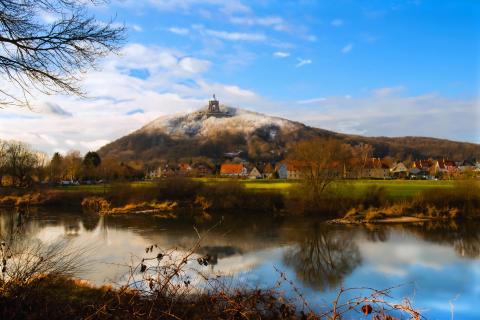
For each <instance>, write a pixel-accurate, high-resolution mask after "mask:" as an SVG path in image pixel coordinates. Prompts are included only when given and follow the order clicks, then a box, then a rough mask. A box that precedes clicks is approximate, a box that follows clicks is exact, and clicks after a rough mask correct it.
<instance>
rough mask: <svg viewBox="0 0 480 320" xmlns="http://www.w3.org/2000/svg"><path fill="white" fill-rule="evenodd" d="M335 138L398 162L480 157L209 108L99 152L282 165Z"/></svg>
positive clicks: (465, 146) (441, 144)
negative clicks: (298, 150) (314, 142)
mask: <svg viewBox="0 0 480 320" xmlns="http://www.w3.org/2000/svg"><path fill="white" fill-rule="evenodd" d="M318 136H321V137H335V138H339V139H342V140H344V141H345V142H348V143H350V144H359V143H367V144H370V145H372V146H373V148H374V156H376V157H384V156H392V157H394V158H396V159H407V158H409V157H411V158H412V159H422V158H448V159H452V160H465V159H472V158H477V159H478V158H480V145H478V144H473V143H465V142H456V141H449V140H443V139H436V138H426V137H398V138H390V137H364V136H357V135H346V134H340V133H336V132H332V131H328V130H323V129H318V128H312V127H309V126H306V125H304V124H302V123H299V122H295V121H290V120H287V119H283V118H279V117H272V116H267V115H263V114H260V113H256V112H252V111H247V110H242V109H235V108H229V107H225V106H222V107H221V112H220V113H218V114H209V113H208V112H207V111H206V109H201V110H198V111H195V112H192V113H188V114H182V115H169V116H164V117H160V118H157V119H155V120H153V121H152V122H150V123H149V124H147V125H146V126H144V127H143V128H141V129H139V130H137V131H135V132H133V133H131V134H128V135H126V136H124V137H121V138H119V139H117V140H115V141H113V142H111V143H109V144H107V145H105V146H104V147H102V148H101V149H100V150H99V153H100V154H101V155H102V156H103V157H106V156H111V157H115V158H118V159H121V160H124V161H127V160H143V161H146V162H149V161H154V160H158V159H176V160H178V159H182V158H192V157H207V158H211V159H216V160H218V159H221V158H223V157H224V155H225V153H230V154H241V156H242V157H244V158H248V159H250V160H280V159H282V158H283V157H284V156H285V154H286V152H287V150H288V148H289V147H290V146H291V145H292V144H294V143H295V142H298V141H300V140H304V139H311V138H314V137H318Z"/></svg>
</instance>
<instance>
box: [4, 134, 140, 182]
mask: <svg viewBox="0 0 480 320" xmlns="http://www.w3.org/2000/svg"><path fill="white" fill-rule="evenodd" d="M141 177H143V170H139V169H136V168H134V167H132V166H131V165H129V164H125V163H122V162H119V161H117V160H116V159H113V158H105V159H102V158H101V157H100V155H99V154H98V153H96V152H94V151H89V152H87V153H86V154H85V155H84V156H82V155H81V154H80V151H69V152H67V153H66V154H64V155H63V154H61V153H59V152H55V153H54V154H53V156H52V157H51V158H49V157H48V155H47V154H46V153H44V152H41V151H37V150H34V149H32V148H31V147H30V146H29V145H28V144H26V143H23V142H18V141H0V182H1V184H2V185H12V186H17V187H29V186H31V185H32V184H33V183H35V182H39V183H47V184H59V183H62V182H63V183H73V182H77V181H83V182H87V183H96V182H99V181H102V180H119V179H135V178H141Z"/></svg>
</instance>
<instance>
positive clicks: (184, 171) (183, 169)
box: [177, 163, 192, 176]
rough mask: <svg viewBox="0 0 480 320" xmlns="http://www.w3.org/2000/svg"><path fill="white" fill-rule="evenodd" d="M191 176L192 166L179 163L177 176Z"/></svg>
mask: <svg viewBox="0 0 480 320" xmlns="http://www.w3.org/2000/svg"><path fill="white" fill-rule="evenodd" d="M191 174H192V166H191V165H190V164H188V163H179V164H178V166H177V175H178V176H189V175H191Z"/></svg>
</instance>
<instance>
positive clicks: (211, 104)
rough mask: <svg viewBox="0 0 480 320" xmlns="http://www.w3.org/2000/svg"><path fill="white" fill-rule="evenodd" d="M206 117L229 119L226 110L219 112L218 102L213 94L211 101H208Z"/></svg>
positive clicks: (229, 115)
mask: <svg viewBox="0 0 480 320" xmlns="http://www.w3.org/2000/svg"><path fill="white" fill-rule="evenodd" d="M207 116H209V117H217V118H221V117H231V114H230V113H229V112H228V110H225V111H222V110H220V101H218V99H217V97H216V96H215V94H213V99H212V100H209V101H208V111H207Z"/></svg>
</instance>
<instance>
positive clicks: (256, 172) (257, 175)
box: [248, 167, 263, 179]
mask: <svg viewBox="0 0 480 320" xmlns="http://www.w3.org/2000/svg"><path fill="white" fill-rule="evenodd" d="M248 178H249V179H262V178H263V175H262V174H261V173H260V171H259V170H258V169H257V167H253V169H252V170H251V171H250V173H249V174H248Z"/></svg>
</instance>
